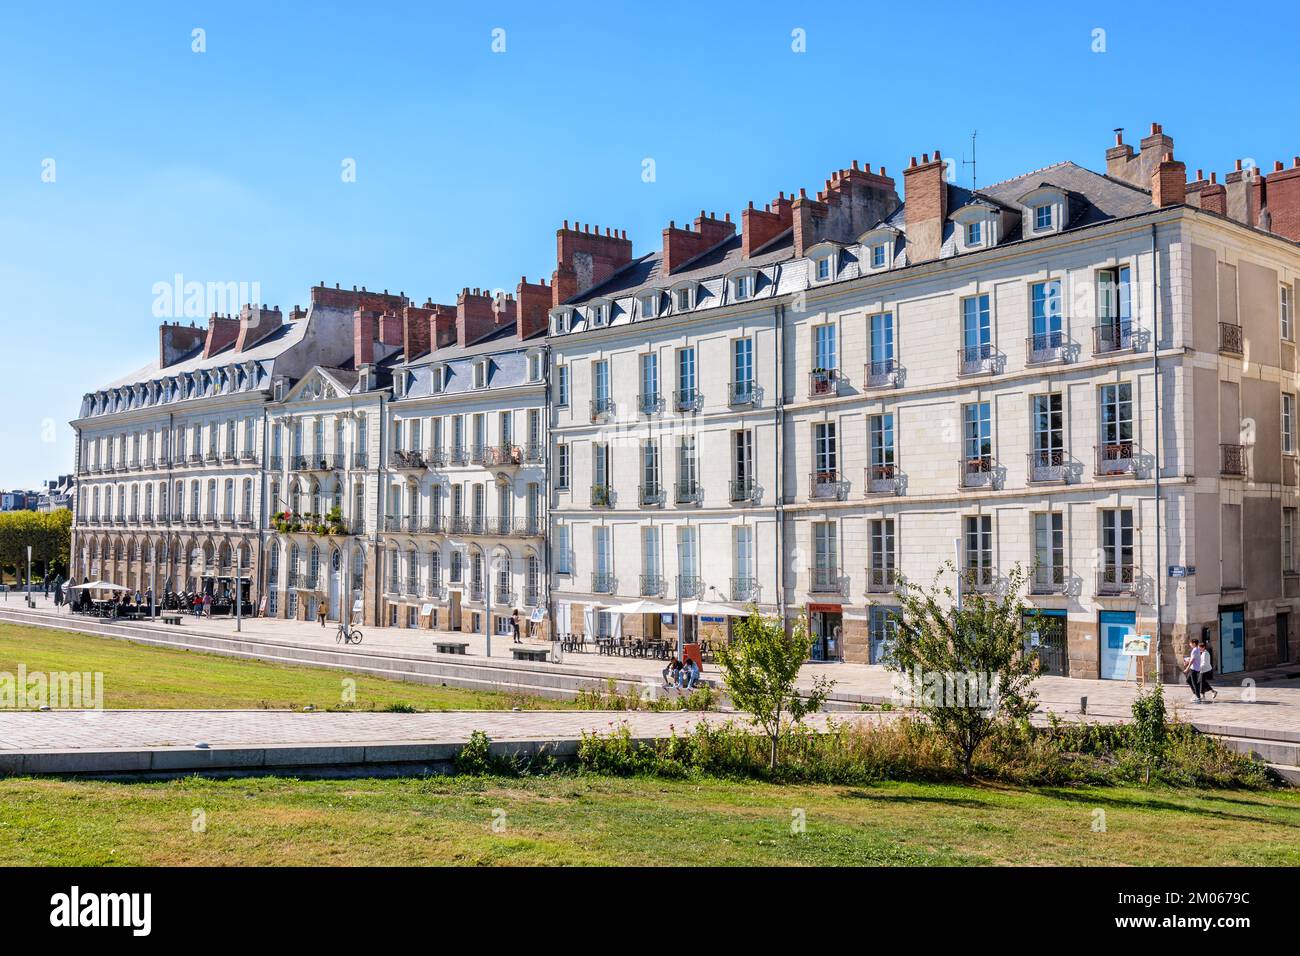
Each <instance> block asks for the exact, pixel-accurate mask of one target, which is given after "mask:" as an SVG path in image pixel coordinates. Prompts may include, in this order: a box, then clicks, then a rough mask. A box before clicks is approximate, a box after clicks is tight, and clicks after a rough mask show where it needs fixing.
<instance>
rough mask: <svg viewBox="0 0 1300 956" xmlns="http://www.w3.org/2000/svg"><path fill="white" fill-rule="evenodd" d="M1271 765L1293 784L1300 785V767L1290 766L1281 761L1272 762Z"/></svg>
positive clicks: (1278, 773)
mask: <svg viewBox="0 0 1300 956" xmlns="http://www.w3.org/2000/svg"><path fill="white" fill-rule="evenodd" d="M1269 767H1271V768H1272V769H1273V771H1274V772H1275V773H1276V774H1277V775H1278V776H1279V777H1281V778H1282V779H1283V780H1285V781H1286V782H1287V783H1289V784H1290V785H1291V786H1293V787H1300V767H1288V766H1287V765H1286V764H1280V763H1271V764H1269Z"/></svg>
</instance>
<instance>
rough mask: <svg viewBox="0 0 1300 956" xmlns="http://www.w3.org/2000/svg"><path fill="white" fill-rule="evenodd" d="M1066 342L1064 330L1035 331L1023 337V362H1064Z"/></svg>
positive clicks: (1035, 363) (1039, 363)
mask: <svg viewBox="0 0 1300 956" xmlns="http://www.w3.org/2000/svg"><path fill="white" fill-rule="evenodd" d="M1068 344H1069V343H1068V342H1067V340H1066V338H1065V333H1064V332H1036V333H1035V334H1033V335H1031V336H1029V338H1027V339H1025V364H1026V365H1048V364H1051V363H1052V362H1064V361H1065V357H1066V352H1065V349H1066V346H1067V345H1068Z"/></svg>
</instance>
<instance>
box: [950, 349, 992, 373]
mask: <svg viewBox="0 0 1300 956" xmlns="http://www.w3.org/2000/svg"><path fill="white" fill-rule="evenodd" d="M1001 358H1002V356H1001V355H999V354H998V352H997V350H996V349H994V348H993V346H992V345H991V344H989V343H984V344H982V345H966V346H963V347H961V348H959V349H958V350H957V374H958V375H992V374H993V373H994V372H997V371H998V370H999V367H1000V365H1001Z"/></svg>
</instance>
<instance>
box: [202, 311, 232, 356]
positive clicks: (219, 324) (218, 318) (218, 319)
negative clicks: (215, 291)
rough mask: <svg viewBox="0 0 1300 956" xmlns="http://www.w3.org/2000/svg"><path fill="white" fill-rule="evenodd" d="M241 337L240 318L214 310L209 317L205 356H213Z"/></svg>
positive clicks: (204, 347)
mask: <svg viewBox="0 0 1300 956" xmlns="http://www.w3.org/2000/svg"><path fill="white" fill-rule="evenodd" d="M238 339H239V319H236V318H232V317H231V316H229V315H218V314H217V313H215V312H213V313H212V316H211V317H210V318H209V319H208V335H207V338H206V340H205V341H204V343H203V357H204V358H211V357H212V356H213V355H215V354H216V353H217V352H220V351H221V350H222V349H224V348H225V347H226V346H228V345H232V344H234V342H235V341H237V340H238Z"/></svg>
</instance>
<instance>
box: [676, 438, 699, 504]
mask: <svg viewBox="0 0 1300 956" xmlns="http://www.w3.org/2000/svg"><path fill="white" fill-rule="evenodd" d="M698 476H699V463H698V461H697V460H696V455H695V436H694V435H683V436H682V439H681V444H680V445H678V447H677V481H678V482H679V483H680V486H681V487H680V488H679V489H678V490H679V492H680V493H681V494H683V495H693V494H694V493H695V487H696V485H695V483H696V480H697V479H698Z"/></svg>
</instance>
